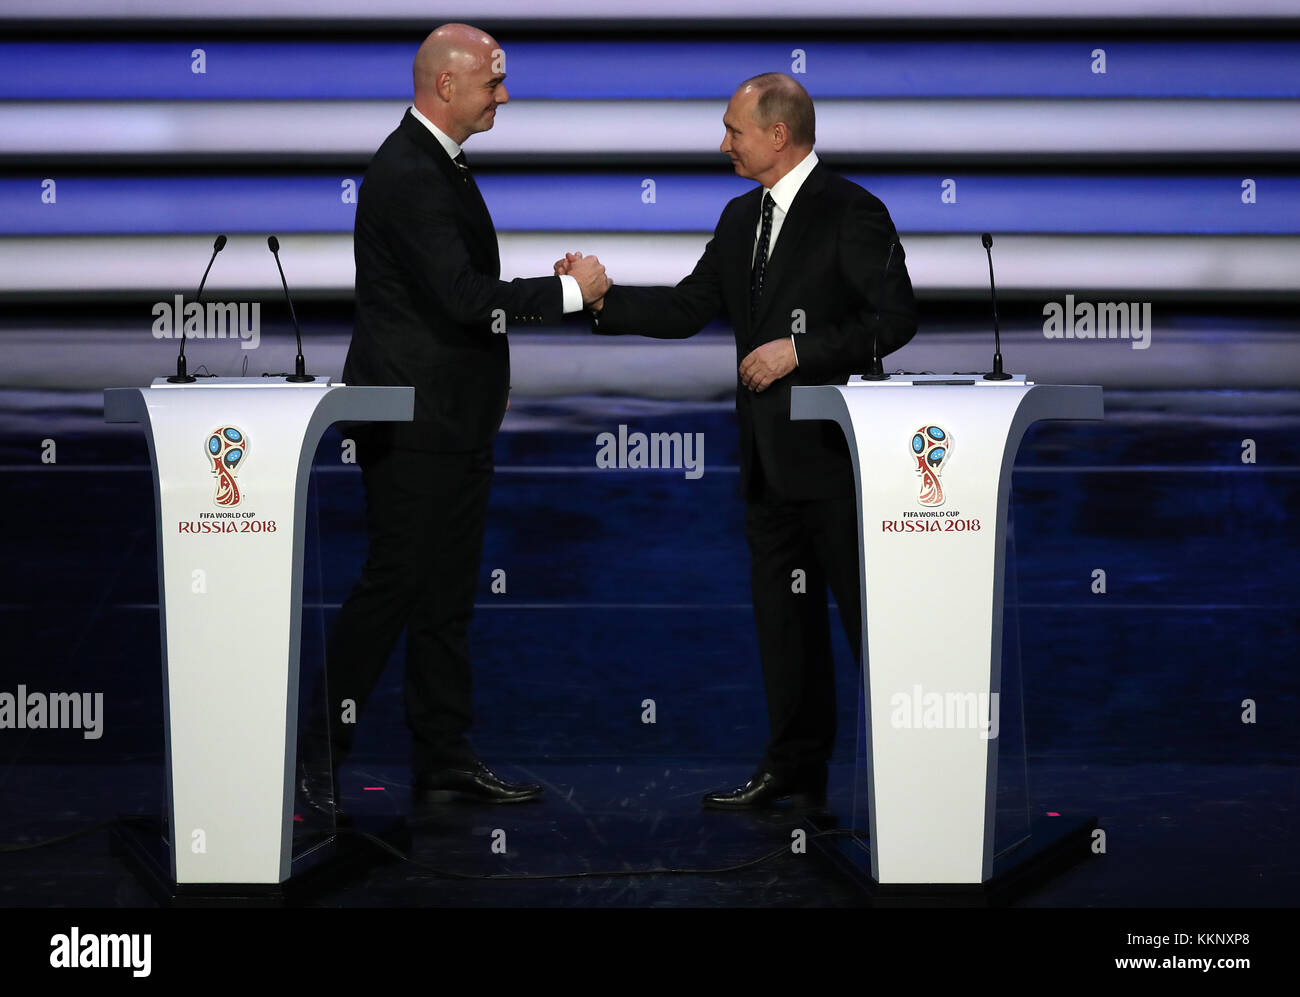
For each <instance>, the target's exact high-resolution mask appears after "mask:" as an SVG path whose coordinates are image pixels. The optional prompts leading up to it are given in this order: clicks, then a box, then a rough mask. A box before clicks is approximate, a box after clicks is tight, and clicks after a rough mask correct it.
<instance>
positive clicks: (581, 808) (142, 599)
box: [0, 390, 1300, 907]
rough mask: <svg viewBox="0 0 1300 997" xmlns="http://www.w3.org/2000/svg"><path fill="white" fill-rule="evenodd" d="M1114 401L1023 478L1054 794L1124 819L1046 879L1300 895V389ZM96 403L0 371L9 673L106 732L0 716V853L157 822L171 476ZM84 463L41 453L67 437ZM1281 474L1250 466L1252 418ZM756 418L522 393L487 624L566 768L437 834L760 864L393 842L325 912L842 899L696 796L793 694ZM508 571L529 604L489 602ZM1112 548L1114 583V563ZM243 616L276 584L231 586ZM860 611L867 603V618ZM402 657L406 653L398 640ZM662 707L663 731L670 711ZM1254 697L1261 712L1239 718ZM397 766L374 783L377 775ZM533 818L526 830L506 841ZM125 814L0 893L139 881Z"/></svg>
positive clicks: (327, 447)
mask: <svg viewBox="0 0 1300 997" xmlns="http://www.w3.org/2000/svg"><path fill="white" fill-rule="evenodd" d="M1106 405H1107V419H1106V421H1105V422H1104V423H1100V424H1096V425H1085V424H1077V425H1071V424H1055V425H1054V424H1044V425H1040V426H1038V427H1036V428H1034V429H1033V430H1031V432H1030V434H1029V435H1028V436H1027V438H1026V440H1025V443H1024V446H1023V448H1022V451H1021V456H1020V461H1019V463H1018V465H1017V471H1016V475H1015V479H1014V488H1013V499H1012V501H1013V524H1014V531H1015V537H1016V549H1015V561H1014V565H1015V575H1016V590H1015V591H1014V592H1012V593H1010V595H1011V596H1013V597H1015V598H1017V599H1018V602H1019V605H1020V613H1019V646H1020V648H1021V660H1020V662H1019V667H1020V670H1021V672H1022V682H1023V687H1024V712H1025V748H1026V756H1027V764H1024V765H1023V766H1022V769H1021V770H1022V771H1027V777H1028V782H1029V792H1030V796H1029V802H1028V809H1029V810H1030V811H1032V812H1035V813H1042V812H1047V811H1055V812H1060V813H1063V814H1086V815H1095V816H1097V818H1098V819H1099V822H1100V824H1101V826H1102V828H1103V829H1105V830H1106V832H1107V851H1106V854H1104V855H1100V856H1097V857H1095V858H1092V859H1089V860H1088V861H1086V862H1085V863H1084V864H1082V865H1080V866H1078V867H1076V868H1074V869H1073V870H1072V871H1070V872H1068V873H1067V874H1065V875H1063V876H1061V877H1059V878H1058V879H1055V880H1053V881H1052V882H1050V883H1049V884H1047V885H1046V886H1044V887H1042V888H1041V889H1038V890H1037V891H1035V892H1033V893H1031V894H1029V895H1027V896H1025V897H1023V898H1022V899H1021V901H1020V903H1022V904H1024V905H1028V906H1038V907H1063V906H1098V907H1102V906H1106V907H1110V906H1116V907H1134V906H1189V907H1224V906H1292V905H1295V904H1296V902H1297V900H1300V869H1298V864H1297V863H1296V861H1295V858H1294V827H1295V823H1296V809H1297V802H1298V801H1300V785H1298V784H1297V773H1298V772H1300V768H1297V766H1298V765H1300V741H1297V739H1296V737H1295V720H1296V717H1297V716H1300V695H1298V693H1300V678H1297V672H1296V669H1295V661H1296V656H1297V655H1296V650H1297V645H1298V644H1300V641H1298V640H1297V638H1298V637H1300V622H1298V621H1297V614H1296V611H1295V606H1296V602H1297V597H1298V596H1300V580H1298V579H1297V575H1296V572H1295V567H1294V566H1295V564H1296V563H1297V555H1298V554H1300V530H1297V528H1296V526H1295V523H1294V519H1293V516H1294V510H1295V509H1296V508H1298V507H1300V434H1298V433H1297V430H1298V429H1300V392H1296V391H1257V392H1237V391H1136V390H1132V391H1115V392H1109V391H1108V392H1107V395H1106ZM101 419H102V399H101V397H100V396H99V395H97V394H82V393H76V394H72V393H58V392H38V391H23V392H19V391H9V392H3V393H0V427H2V428H0V502H2V503H3V509H2V511H3V515H4V523H5V529H4V541H3V544H4V548H3V553H4V563H5V567H6V569H7V570H5V571H4V572H3V574H2V575H0V626H3V628H4V633H5V636H6V640H5V642H4V647H5V651H4V655H3V659H2V660H3V664H0V691H5V690H7V691H10V692H12V691H13V690H14V689H15V688H16V686H17V685H18V684H20V683H23V684H26V685H27V686H28V688H31V689H42V690H48V691H55V690H58V691H74V690H75V691H98V692H102V693H103V694H104V730H103V736H102V737H100V738H98V739H96V740H87V739H84V738H82V737H81V732H79V731H43V730H38V731H32V730H0V846H4V845H11V844H20V843H22V842H24V841H32V840H39V839H43V838H49V837H54V836H57V835H61V834H64V833H67V832H71V831H75V830H77V829H78V828H82V827H86V826H89V825H90V824H93V823H94V822H96V821H99V820H104V819H108V818H112V817H115V816H117V815H120V814H149V813H154V814H156V813H157V812H158V809H159V801H160V798H161V778H162V733H161V717H162V706H161V681H160V674H159V631H158V612H157V591H156V578H155V570H156V564H155V551H154V525H153V515H154V513H153V495H152V486H151V483H150V478H149V472H148V467H147V452H146V448H145V443H144V439H143V436H142V434H141V433H140V431H139V429H138V428H136V427H130V426H105V425H104V424H103V423H102V421H101ZM620 424H626V425H628V426H629V429H630V430H643V431H653V430H659V431H668V432H683V433H685V432H691V433H695V432H700V433H703V434H704V441H705V447H704V463H705V473H704V474H703V475H702V476H701V477H699V478H697V479H690V478H687V477H686V476H685V475H684V474H683V472H682V471H680V470H678V471H641V470H623V471H618V470H599V469H597V468H596V467H595V463H594V454H595V447H596V445H595V437H596V435H597V434H598V433H602V432H617V429H618V426H619V425H620ZM47 439H52V440H54V441H55V442H56V445H57V461H56V462H55V463H42V460H41V453H42V449H43V444H42V441H44V440H47ZM1247 439H1250V440H1254V441H1255V448H1256V451H1257V454H1258V457H1257V462H1256V463H1254V464H1243V463H1242V461H1241V456H1240V455H1241V453H1242V448H1243V441H1244V440H1247ZM339 444H340V437H339V435H338V434H337V432H335V431H331V432H330V433H329V434H327V436H326V439H325V440H324V441H323V442H322V444H321V448H320V451H319V453H318V459H317V465H318V472H317V473H316V475H315V476H314V481H313V498H312V501H311V503H310V507H311V509H312V521H311V523H310V524H309V542H308V553H307V562H308V563H307V570H306V579H307V583H306V589H305V592H306V600H307V602H308V604H309V607H308V609H307V611H306V612H305V614H304V641H303V673H304V684H305V685H306V684H309V683H310V682H311V681H312V679H313V678H314V675H315V672H316V671H317V670H318V669H319V667H320V655H321V647H322V635H323V633H324V632H325V628H326V627H328V625H329V623H330V621H331V619H332V616H333V614H334V612H335V611H336V610H337V607H338V604H339V603H340V601H341V600H342V598H343V597H344V595H345V594H346V591H347V588H348V586H349V585H350V584H351V582H352V580H353V579H354V577H355V575H356V572H357V570H358V567H359V565H360V561H361V559H362V556H363V554H364V544H363V540H364V538H363V535H362V532H361V525H360V513H361V483H360V476H359V474H358V472H357V470H356V468H355V467H354V466H351V465H343V464H340V463H339V458H338V454H339ZM735 450H736V431H735V425H734V414H733V412H732V406H731V405H730V404H729V403H727V402H704V401H701V402H648V401H632V400H628V399H621V398H613V397H609V398H596V397H579V398H552V399H547V400H544V401H543V400H533V401H529V400H526V399H517V400H516V401H515V402H514V403H513V405H512V408H511V411H510V413H509V415H508V417H507V423H506V427H505V431H504V432H503V434H502V436H501V437H500V439H499V441H498V445H497V463H498V474H497V478H496V482H495V485H494V490H493V496H492V513H491V519H490V522H489V528H488V538H487V545H486V550H485V553H484V559H483V567H482V573H481V576H482V577H481V592H482V595H481V598H480V608H479V611H478V612H477V613H476V616H475V620H474V626H473V629H472V632H471V642H472V647H473V649H474V652H475V655H476V659H477V664H476V682H477V687H476V700H477V710H478V722H477V725H476V729H475V743H476V745H477V747H478V749H479V751H480V753H481V754H482V755H483V756H484V757H485V758H486V759H487V760H488V761H489V762H490V763H492V764H493V765H495V766H498V767H499V768H500V770H501V771H502V772H503V773H505V774H509V775H515V776H529V777H532V778H534V779H536V780H538V781H541V782H543V783H544V784H545V785H546V786H547V788H548V799H547V801H546V802H545V803H544V804H541V805H537V806H531V807H524V808H519V809H505V810H499V809H490V808H489V809H483V808H464V809H456V808H444V809H443V810H441V811H438V812H434V813H432V814H426V815H425V818H426V819H424V820H422V821H420V822H418V823H416V824H414V825H413V826H412V834H413V853H414V854H413V857H414V858H416V859H418V860H419V862H421V863H424V864H425V865H428V866H433V867H437V868H439V869H443V870H447V871H454V872H461V873H467V874H475V875H489V874H492V873H513V874H520V875H524V874H527V875H550V874H555V873H560V872H590V871H594V872H603V871H611V870H631V869H640V868H651V867H655V868H661V867H674V868H693V869H720V868H723V867H727V866H732V865H737V864H741V863H745V862H748V861H750V860H754V859H759V858H760V857H762V856H763V855H765V854H766V853H769V852H771V851H773V850H774V849H777V848H782V849H783V854H780V855H778V856H777V857H774V858H771V859H769V860H768V861H766V862H763V863H761V864H756V865H753V866H751V867H748V868H746V869H743V870H739V871H734V872H725V873H723V872H708V873H702V874H699V875H681V876H677V875H673V876H669V875H655V876H645V877H623V876H619V877H614V876H592V877H589V878H578V879H544V880H539V881H533V882H528V881H509V882H504V881H503V882H492V883H485V882H483V881H482V880H455V879H447V878H440V877H438V876H436V875H434V874H433V873H430V872H429V871H427V870H425V869H423V868H420V867H417V866H415V865H409V864H387V865H378V866H376V867H375V868H373V869H371V870H370V871H369V872H368V873H366V874H365V875H364V876H363V877H362V878H360V879H358V880H356V881H355V882H353V883H352V884H351V885H349V886H346V887H343V888H340V889H337V890H334V891H331V892H328V893H326V894H325V895H323V896H322V897H320V898H319V900H318V902H319V903H320V904H322V905H326V906H337V907H374V906H408V905H418V906H443V905H445V906H460V905H475V906H522V907H566V906H608V907H620V906H622V907H642V906H729V907H737V906H793V907H799V906H847V905H853V904H856V903H858V899H857V897H856V895H855V894H854V893H853V891H852V890H851V889H850V888H849V887H848V886H847V885H846V884H845V883H843V882H842V881H841V880H839V879H838V878H837V877H836V876H835V875H833V874H832V873H830V872H829V871H828V870H827V869H826V868H825V867H824V866H822V865H821V864H820V863H819V862H818V861H817V860H816V858H815V857H814V856H813V855H811V854H808V855H794V854H790V851H789V847H788V845H789V842H790V832H791V829H792V828H793V826H794V823H793V820H792V819H791V818H789V817H782V816H773V817H756V818H750V817H743V816H742V817H738V816H736V815H727V814H709V813H703V812H701V810H700V808H699V804H698V800H699V796H700V794H701V793H703V792H704V791H706V790H708V789H712V788H716V787H718V786H722V785H731V784H735V783H739V782H743V781H744V779H745V778H746V777H747V776H748V774H749V772H750V770H751V768H752V765H753V763H754V762H755V760H756V759H757V757H758V754H759V752H760V750H761V747H762V743H763V740H764V733H765V728H766V715H765V711H764V705H763V697H762V691H761V685H760V675H759V666H758V659H757V650H756V645H755V640H754V634H753V619H752V612H751V610H750V606H749V601H748V558H747V553H746V550H745V544H744V537H743V533H742V505H741V502H740V500H739V499H738V498H737V497H736V494H735V492H736V483H737V475H736V472H735V464H736V456H735ZM495 569H503V570H505V572H506V577H507V580H508V583H507V591H506V593H504V594H493V593H492V592H491V591H490V587H489V586H490V582H491V573H492V571H494V570H495ZM1097 569H1101V570H1104V571H1105V573H1106V579H1107V585H1106V592H1105V593H1104V594H1099V593H1094V592H1093V591H1092V579H1093V572H1094V571H1095V570H1097ZM230 610H231V612H232V613H239V612H247V611H250V608H249V607H239V606H232V607H230ZM836 625H837V626H838V622H837V621H836ZM835 639H836V654H837V657H838V659H839V661H840V664H841V667H840V669H839V680H840V719H841V722H840V735H839V742H838V746H837V752H836V757H837V760H838V761H839V762H840V764H839V765H838V766H837V768H836V769H835V770H834V772H833V773H832V787H831V792H832V800H831V806H832V809H834V810H837V812H846V811H847V809H848V808H849V806H850V796H851V793H852V777H851V776H852V772H851V769H852V760H853V757H854V747H855V743H854V733H855V730H856V728H857V697H856V695H855V685H856V681H857V676H856V673H855V670H854V668H853V666H852V665H851V661H850V656H849V653H848V650H847V645H846V644H845V642H844V640H843V635H842V633H840V632H838V630H837V631H836V635H835ZM400 654H401V649H400V648H399V649H398V652H397V655H398V656H399V657H400ZM400 673H401V668H400V663H399V662H397V661H395V662H393V663H392V665H391V667H390V669H389V671H388V673H387V674H386V676H385V680H384V682H383V684H382V686H381V688H380V689H379V691H378V692H377V693H376V698H375V700H374V701H373V703H372V705H371V707H370V709H369V711H368V713H367V715H366V717H365V722H364V723H363V724H362V726H361V728H360V733H359V739H358V745H357V751H356V754H355V756H354V757H353V759H352V760H351V761H350V763H349V765H348V767H347V768H346V769H345V772H344V790H345V796H346V799H347V801H348V803H349V804H350V805H352V807H353V808H354V809H356V810H358V811H360V812H370V813H376V814H379V813H402V812H404V810H405V807H406V797H405V780H406V779H407V776H408V773H407V771H406V768H405V766H404V762H405V759H406V754H407V736H406V732H405V728H404V725H403V721H402V707H401V687H400ZM647 698H650V699H654V700H655V703H656V712H657V722H656V723H655V724H653V725H650V724H644V723H642V722H641V712H642V707H641V704H642V701H643V700H645V699H647ZM1244 700H1253V701H1254V703H1255V704H1256V709H1257V722H1255V723H1252V724H1245V723H1243V722H1242V720H1241V714H1242V711H1243V705H1242V704H1243V701H1244ZM367 786H370V787H382V788H373V789H366V788H365V787H367ZM496 829H501V830H503V831H505V836H506V842H507V850H506V854H505V855H496V854H493V853H492V851H491V850H490V842H491V838H492V832H493V831H494V830H496ZM148 902H149V898H148V896H147V894H145V892H144V891H143V890H142V889H141V888H140V886H139V885H138V884H137V883H136V882H135V880H134V878H133V877H132V876H131V875H130V873H129V872H128V871H127V870H126V868H125V867H124V865H123V864H122V863H121V862H120V861H119V860H118V859H116V858H115V857H113V856H112V855H111V854H110V851H109V847H108V836H107V834H106V833H105V832H102V831H101V832H95V833H93V834H89V835H87V836H84V837H80V838H76V839H74V840H71V841H68V842H66V843H63V844H59V845H54V846H51V847H48V848H42V849H37V850H33V851H22V852H16V853H3V852H0V906H95V907H119V906H135V905H143V904H147V903H148Z"/></svg>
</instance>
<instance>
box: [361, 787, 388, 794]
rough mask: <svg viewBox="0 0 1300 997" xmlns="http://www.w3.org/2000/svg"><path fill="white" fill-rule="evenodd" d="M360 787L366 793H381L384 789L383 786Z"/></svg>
mask: <svg viewBox="0 0 1300 997" xmlns="http://www.w3.org/2000/svg"><path fill="white" fill-rule="evenodd" d="M361 788H362V789H364V790H365V791H366V792H367V793H370V792H376V793H382V792H383V791H384V787H383V786H362V787H361Z"/></svg>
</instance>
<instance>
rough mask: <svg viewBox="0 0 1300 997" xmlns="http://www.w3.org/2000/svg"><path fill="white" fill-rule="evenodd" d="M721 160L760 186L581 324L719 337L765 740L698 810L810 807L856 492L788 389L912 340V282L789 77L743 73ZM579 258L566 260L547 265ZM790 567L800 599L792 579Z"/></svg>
mask: <svg viewBox="0 0 1300 997" xmlns="http://www.w3.org/2000/svg"><path fill="white" fill-rule="evenodd" d="M722 123H723V126H724V128H725V134H724V136H723V140H722V145H721V151H722V152H724V153H726V154H727V155H728V156H729V157H730V158H731V161H732V163H733V164H734V166H735V170H736V173H737V175H739V176H742V177H745V178H747V179H751V180H754V181H756V182H757V183H758V184H759V186H758V187H756V188H755V189H754V190H752V191H750V192H749V193H747V194H743V195H741V196H740V197H737V198H735V199H734V200H732V201H731V202H730V203H728V204H727V206H726V207H725V208H724V209H723V212H722V217H721V218H720V219H719V221H718V224H717V227H716V229H715V230H714V233H713V238H712V239H710V240H709V243H708V245H707V246H706V247H705V250H704V255H703V256H702V257H701V258H700V260H699V262H698V263H697V264H696V266H695V269H694V271H693V272H692V273H691V274H690V275H689V276H688V277H686V278H685V279H684V280H682V281H681V282H680V283H679V284H677V285H676V287H628V286H624V285H618V286H614V287H611V289H610V290H609V291H608V292H607V293H606V294H605V296H604V298H603V299H601V300H599V301H596V302H594V303H593V305H592V306H591V308H592V313H593V322H594V326H595V329H594V331H596V332H599V333H606V334H623V333H632V334H638V335H643V336H651V337H654V338H660V339H681V338H685V337H687V336H693V335H694V334H695V333H697V332H699V331H700V330H701V329H702V328H704V327H705V326H706V325H707V324H708V323H709V322H711V321H712V320H713V319H715V318H720V317H725V318H727V319H729V320H730V323H731V325H732V327H733V329H734V332H735V336H736V359H737V363H738V378H737V386H736V413H737V417H738V421H739V427H740V474H741V490H742V493H743V495H744V497H745V501H746V512H745V534H746V538H747V540H748V543H749V549H750V555H751V574H750V578H751V587H752V590H753V602H754V617H755V623H756V625H757V630H758V644H759V652H760V657H761V658H762V665H763V676H764V680H765V685H766V691H767V706H768V721H769V727H770V737H769V740H768V743H767V748H766V750H765V752H764V755H763V758H762V760H761V761H760V763H759V765H758V768H757V771H756V772H755V773H754V776H753V778H751V779H750V780H749V782H748V783H746V784H745V785H744V786H740V787H738V788H735V789H728V790H719V791H717V792H713V793H709V794H708V795H706V796H705V797H704V799H703V801H702V802H703V805H704V806H706V807H710V808H715V809H722V810H752V809H756V808H762V807H767V806H769V805H770V804H773V803H777V802H779V801H784V800H791V801H793V802H795V803H796V804H800V805H807V806H814V807H815V806H821V805H822V804H824V803H825V799H826V773H827V762H828V761H829V759H830V757H831V749H832V747H833V745H834V740H835V681H834V674H833V671H832V663H831V641H830V626H829V619H828V608H827V599H826V589H827V586H828V585H829V587H830V590H831V591H832V592H833V593H834V594H835V598H836V601H837V602H838V604H839V610H840V620H841V622H842V623H843V624H844V629H845V633H846V634H847V636H848V639H849V644H850V646H851V647H852V648H853V650H854V653H855V654H856V655H857V656H858V658H859V660H860V659H861V640H862V632H861V602H860V594H859V593H860V584H859V564H858V562H859V555H858V551H859V546H858V524H857V499H856V490H855V484H854V481H853V467H852V463H851V460H850V457H849V454H848V448H847V445H846V443H845V439H844V434H843V432H842V431H841V429H840V427H839V426H837V425H834V424H833V423H829V422H821V421H797V422H796V421H791V419H790V388H791V387H792V386H794V385H798V384H845V383H847V381H848V378H849V375H850V374H853V373H855V372H863V371H866V370H868V369H869V367H870V364H871V359H872V353H873V348H874V349H877V350H878V351H879V354H878V355H879V356H882V357H883V356H885V355H886V354H888V353H890V352H892V351H894V350H896V349H898V348H899V347H900V346H903V345H904V344H905V343H907V342H908V340H910V339H911V338H912V336H913V335H914V334H915V332H916V313H915V303H914V300H913V296H912V285H911V281H910V280H909V279H908V275H907V267H906V265H905V263H904V254H903V247H902V245H901V244H900V243H899V241H898V233H897V231H896V230H895V229H894V224H893V222H892V221H891V219H890V217H889V212H888V211H887V210H886V209H885V206H884V205H883V204H881V202H880V201H879V200H877V199H876V198H875V197H874V196H872V195H871V194H869V193H868V192H867V191H866V190H864V189H863V188H861V187H859V186H858V185H857V184H855V183H852V182H851V181H849V180H846V179H844V178H843V177H840V176H838V175H837V174H834V173H832V172H830V171H829V170H827V169H826V167H825V166H823V165H822V164H821V163H820V162H819V161H818V159H817V155H816V153H814V152H813V144H814V141H815V137H816V136H815V112H814V108H813V102H812V98H810V97H809V96H808V94H807V92H806V91H805V90H804V88H803V87H802V86H800V85H799V83H797V82H796V81H795V80H794V79H792V78H791V77H789V76H786V75H784V74H781V73H764V74H762V75H760V76H755V77H754V78H752V79H749V80H746V81H745V82H744V83H742V84H741V86H740V88H739V89H738V90H737V91H736V92H735V94H734V95H733V96H732V98H731V101H730V103H729V104H728V105H727V111H726V114H725V115H724V116H723V119H722ZM582 262H583V258H582V257H581V256H579V255H578V254H569V255H567V256H566V257H565V259H563V260H559V261H557V262H556V265H555V269H556V272H557V273H571V272H573V271H572V268H573V267H574V266H577V265H579V264H581V263H582ZM799 571H802V572H803V573H804V574H803V576H802V577H803V578H804V579H805V582H806V590H805V589H804V588H803V587H802V586H799V585H796V584H795V580H796V579H797V578H798V577H800V576H799V575H798V574H797V572H799Z"/></svg>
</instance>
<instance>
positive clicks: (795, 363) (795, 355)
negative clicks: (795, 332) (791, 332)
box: [790, 336, 799, 367]
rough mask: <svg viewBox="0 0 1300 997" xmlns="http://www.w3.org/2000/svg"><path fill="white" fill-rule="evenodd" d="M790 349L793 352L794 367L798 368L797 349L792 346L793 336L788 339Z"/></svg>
mask: <svg viewBox="0 0 1300 997" xmlns="http://www.w3.org/2000/svg"><path fill="white" fill-rule="evenodd" d="M790 349H792V350H794V365H795V366H796V367H798V366H799V347H797V346H795V345H794V336H791V337H790Z"/></svg>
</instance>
